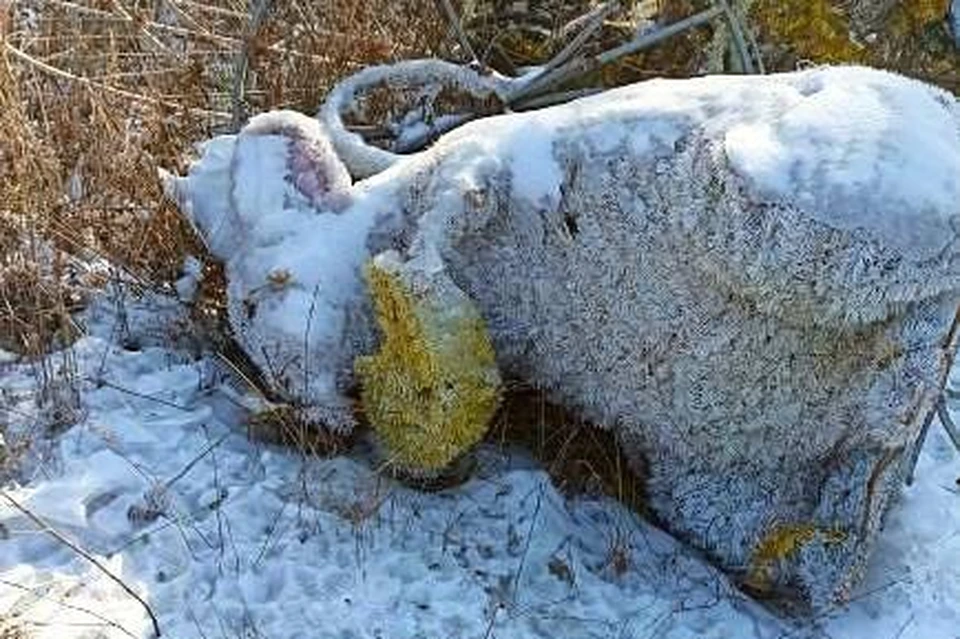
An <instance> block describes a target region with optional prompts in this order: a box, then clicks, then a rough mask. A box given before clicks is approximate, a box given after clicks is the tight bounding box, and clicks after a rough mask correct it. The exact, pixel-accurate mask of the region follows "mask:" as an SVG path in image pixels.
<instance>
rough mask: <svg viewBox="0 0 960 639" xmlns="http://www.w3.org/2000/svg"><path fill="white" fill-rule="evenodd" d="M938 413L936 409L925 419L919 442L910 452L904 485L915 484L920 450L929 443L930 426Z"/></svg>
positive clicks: (918, 437) (918, 438)
mask: <svg viewBox="0 0 960 639" xmlns="http://www.w3.org/2000/svg"><path fill="white" fill-rule="evenodd" d="M936 412H937V411H936V408H934V409H931V410H930V411H929V412H927V416H926V417H924V418H923V426H921V427H920V434H919V435H918V436H917V441H916V442H915V443H914V445H913V448H912V449H911V450H910V459H909V461H908V464H907V474H906V477H905V478H904V483H906V484H907V486H910V485H911V484H913V479H914V474H915V473H916V470H917V461H918V460H919V459H920V450H921V449H922V448H923V444H924V442H926V441H927V433H929V432H930V424H931V422H933V417H934V415H935V414H936Z"/></svg>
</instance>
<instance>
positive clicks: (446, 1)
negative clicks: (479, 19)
mask: <svg viewBox="0 0 960 639" xmlns="http://www.w3.org/2000/svg"><path fill="white" fill-rule="evenodd" d="M435 2H436V4H437V7H438V8H439V9H440V11H441V12H443V14H444V15H445V16H446V18H447V22H449V23H450V26H451V27H452V28H453V32H454V33H455V34H456V35H457V40H458V41H459V42H460V46H461V47H463V50H464V51H466V52H467V55H468V56H470V61H471V62H477V63H479V62H480V58H478V57H477V52H476V51H474V49H473V46H472V45H471V44H470V39H469V38H468V37H467V33H466V31H464V30H463V23H462V22H461V21H460V16H458V15H457V12H456V11H455V10H454V8H453V5H452V4H450V0H435Z"/></svg>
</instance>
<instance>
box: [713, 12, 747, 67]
mask: <svg viewBox="0 0 960 639" xmlns="http://www.w3.org/2000/svg"><path fill="white" fill-rule="evenodd" d="M718 4H719V5H720V7H721V8H722V9H723V13H724V16H725V17H726V19H727V28H728V29H729V30H730V35H731V37H732V39H733V46H734V48H735V49H736V50H737V54H738V55H739V56H740V65H741V69H740V70H741V71H742V72H743V73H748V74H753V72H754V71H753V61H752V60H751V59H750V52H749V51H748V50H747V41H746V39H745V38H744V37H743V30H742V29H741V28H740V18H739V17H738V16H737V15H735V14H734V12H733V9H732V8H731V7H730V2H728V0H718Z"/></svg>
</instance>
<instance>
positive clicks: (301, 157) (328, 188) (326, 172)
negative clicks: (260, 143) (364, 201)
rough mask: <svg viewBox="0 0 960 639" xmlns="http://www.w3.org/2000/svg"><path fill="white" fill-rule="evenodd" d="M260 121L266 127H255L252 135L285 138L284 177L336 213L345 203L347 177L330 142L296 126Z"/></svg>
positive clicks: (322, 207) (317, 205) (348, 197)
mask: <svg viewBox="0 0 960 639" xmlns="http://www.w3.org/2000/svg"><path fill="white" fill-rule="evenodd" d="M262 124H265V125H266V126H261V127H258V129H257V131H256V133H255V134H257V135H282V136H283V137H285V138H287V146H288V150H289V151H288V155H287V175H286V179H287V181H288V182H289V183H290V184H292V185H293V187H294V188H295V189H296V190H297V191H299V192H300V193H301V194H302V195H303V196H304V197H305V198H307V200H308V201H309V202H310V203H311V204H313V205H314V206H315V207H317V208H319V209H322V210H324V211H330V212H334V213H339V212H341V211H343V210H344V209H346V208H347V207H348V206H349V204H350V200H351V198H350V193H349V188H350V181H349V176H348V175H347V173H346V169H345V168H344V167H343V165H342V164H341V162H340V158H339V157H337V154H336V151H334V149H333V147H332V145H330V144H329V143H328V142H327V141H326V140H323V139H315V138H314V137H313V136H311V135H307V132H306V131H304V129H303V128H301V127H299V126H296V125H292V124H285V125H281V126H270V125H269V124H267V123H262ZM338 178H340V179H338Z"/></svg>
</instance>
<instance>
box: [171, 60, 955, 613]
mask: <svg viewBox="0 0 960 639" xmlns="http://www.w3.org/2000/svg"><path fill="white" fill-rule="evenodd" d="M268 117H273V116H268ZM284 118H290V119H291V121H292V122H294V123H295V124H294V125H287V124H282V125H279V126H278V125H277V123H276V122H274V121H272V120H265V121H264V122H265V123H266V124H265V125H262V126H261V125H260V123H259V122H257V121H254V122H252V123H251V125H250V126H249V127H248V128H247V129H246V130H245V131H244V132H243V133H241V134H240V136H239V137H237V138H219V139H217V140H214V141H213V142H210V143H208V146H207V148H206V152H205V154H204V158H203V160H202V161H201V162H200V163H199V164H198V165H196V166H195V167H194V169H193V170H191V173H190V176H189V177H188V178H185V179H183V180H180V181H176V182H175V183H174V186H175V187H176V189H175V191H176V194H177V196H178V197H179V198H180V200H181V204H182V206H183V207H184V209H185V210H186V211H187V213H188V214H189V215H190V216H191V217H192V219H193V220H194V222H195V223H196V225H197V227H198V228H199V230H200V232H201V234H202V235H203V236H204V237H205V238H206V239H207V241H208V243H209V244H210V248H211V250H212V251H213V252H214V253H215V254H216V255H217V256H218V257H220V258H221V259H223V260H224V261H225V263H226V265H227V274H228V278H229V281H230V284H229V291H228V295H229V302H230V320H231V324H232V325H233V327H234V330H235V332H236V334H237V339H238V340H239V342H240V344H241V345H242V346H243V347H244V348H245V349H246V350H247V352H248V354H249V355H250V357H251V358H252V359H253V360H254V361H255V362H256V363H257V365H259V366H260V367H261V368H262V369H263V371H264V372H265V375H266V377H267V379H268V380H270V381H271V382H272V383H275V384H277V386H278V387H279V388H281V389H282V390H283V392H285V393H287V394H289V395H290V396H291V397H294V398H296V399H298V400H299V401H301V402H303V403H304V404H306V405H309V406H314V407H318V408H320V409H322V410H323V411H324V412H326V413H331V414H333V415H335V416H336V415H342V416H343V424H344V425H343V427H349V419H348V417H347V416H346V415H347V411H346V403H345V402H344V400H342V399H340V398H341V397H342V393H343V391H344V390H345V389H346V388H347V387H348V386H349V384H350V383H352V373H351V366H352V362H353V360H354V358H355V357H356V356H357V355H368V354H370V353H371V352H372V350H373V348H374V346H373V342H375V341H376V335H377V333H376V330H375V328H374V325H375V323H374V321H373V317H372V315H373V307H372V305H371V304H370V302H369V300H368V297H367V295H366V293H365V292H364V285H363V279H362V275H361V273H362V267H363V265H364V264H365V263H367V262H368V260H369V259H370V257H371V256H375V255H377V254H379V253H381V252H383V251H385V250H386V249H391V250H393V251H396V253H395V254H394V253H391V254H390V255H391V256H392V257H391V258H390V263H391V264H392V266H391V269H392V272H396V273H402V274H403V278H404V281H410V282H416V281H443V282H449V283H451V284H452V285H453V286H456V287H459V288H460V289H461V290H462V291H463V292H464V293H465V294H466V296H467V297H468V298H469V300H470V301H471V303H472V307H473V308H476V310H477V312H478V313H479V315H480V316H481V318H482V320H483V322H484V324H485V328H486V330H487V331H488V333H489V337H490V339H491V340H492V344H493V347H494V349H495V352H496V362H497V365H498V367H499V369H500V374H501V375H502V376H503V377H504V378H506V379H518V380H522V381H524V382H526V383H530V384H534V385H536V386H539V387H541V388H543V389H546V390H548V391H549V392H550V393H551V394H552V396H553V399H554V400H556V401H557V402H559V403H561V404H563V405H565V406H567V407H568V408H571V409H575V410H578V411H580V412H581V413H582V414H583V416H584V417H586V418H588V419H590V420H592V421H593V422H595V423H596V424H597V425H599V426H601V427H606V428H611V429H613V430H614V431H615V432H616V433H617V435H618V436H619V438H620V440H621V441H622V442H623V444H624V445H625V447H626V449H627V451H628V453H629V455H630V456H631V458H632V459H633V461H634V462H635V464H636V466H637V468H638V469H640V470H641V471H642V472H643V473H644V475H645V477H646V478H647V495H648V499H649V507H650V511H651V512H652V513H653V514H654V515H655V516H656V517H657V519H658V520H659V521H660V522H661V523H662V524H663V525H664V526H665V527H667V528H668V529H669V530H670V531H672V532H673V533H674V534H676V535H677V536H679V537H680V538H682V539H683V540H685V541H687V542H688V543H690V544H691V545H693V546H695V547H697V548H699V549H701V550H702V551H704V552H705V553H706V554H707V555H708V556H710V557H712V558H713V560H714V561H715V562H716V563H717V564H718V565H720V566H722V567H723V568H725V569H726V570H727V571H728V572H730V573H732V574H733V575H735V576H736V577H738V578H739V579H740V581H741V583H743V584H744V585H745V586H748V587H749V588H750V589H752V590H753V591H754V592H757V593H760V594H763V595H765V596H771V597H779V598H781V599H782V600H784V601H789V602H793V603H798V604H803V605H806V606H812V607H813V608H823V607H825V606H828V605H831V604H832V603H834V602H836V601H842V600H844V599H845V598H847V597H849V595H850V593H851V589H852V588H853V586H854V585H855V584H856V583H857V581H858V580H859V578H860V576H861V575H862V573H863V570H864V567H865V563H866V559H867V557H868V553H869V549H870V547H871V545H872V543H873V541H874V538H875V537H876V534H877V531H878V529H879V527H880V524H881V521H882V517H883V514H884V512H885V510H886V509H887V507H888V505H889V503H890V501H891V498H892V497H894V496H895V495H896V494H897V491H898V490H899V486H900V484H901V481H902V478H903V475H904V472H905V470H906V468H905V467H906V466H907V465H908V459H909V457H910V451H911V450H912V448H913V447H914V445H915V444H916V440H917V439H918V436H919V433H920V429H921V425H922V422H923V419H924V417H925V416H926V415H927V414H928V413H929V411H930V410H931V408H932V406H933V404H934V401H935V398H936V397H937V395H938V393H939V392H940V390H941V388H942V386H943V383H944V379H945V375H946V372H947V370H948V367H949V362H950V360H951V358H952V349H953V347H954V342H955V340H956V325H955V318H956V315H957V307H958V303H960V262H958V258H960V246H958V243H957V230H958V228H960V227H958V222H960V180H958V176H960V108H958V106H957V102H956V99H955V98H954V97H953V96H952V95H950V94H948V93H946V92H943V91H940V90H938V89H935V88H933V87H930V86H927V85H925V84H921V83H919V82H915V81H912V80H908V79H906V78H903V77H900V76H897V75H894V74H890V73H885V72H880V71H874V70H870V69H863V68H854V67H846V68H819V69H813V70H808V71H803V72H797V73H791V74H783V75H774V76H765V77H757V76H753V77H746V76H736V77H705V78H698V79H690V80H654V81H650V82H645V83H642V84H638V85H634V86H630V87H625V88H622V89H618V90H615V91H609V92H606V93H603V94H601V95H598V96H595V97H591V98H586V99H583V100H578V101H575V102H572V103H569V104H566V105H562V106H558V107H554V108H550V109H544V110H541V111H534V112H527V113H522V114H511V115H506V116H500V117H495V118H486V119H483V120H481V121H477V122H474V123H471V124H468V125H465V126H463V127H461V128H459V129H457V130H455V131H454V132H452V133H450V134H448V135H446V136H444V137H443V138H441V139H440V140H439V141H438V142H437V143H436V144H435V145H434V146H433V147H431V148H430V149H429V150H427V151H425V152H423V153H420V154H418V155H415V156H412V157H409V158H406V159H402V160H401V161H398V162H395V163H392V164H391V166H390V168H389V169H388V170H386V171H384V172H383V173H380V174H378V175H376V176H374V177H372V178H369V179H367V180H364V181H362V182H360V183H358V184H356V185H354V186H353V187H348V183H347V178H346V172H345V171H344V170H342V167H341V166H340V165H339V164H338V162H337V158H336V157H335V156H334V155H333V153H332V151H331V146H330V145H329V144H328V143H326V142H323V141H322V138H323V137H324V136H323V133H322V131H320V130H319V129H317V128H315V125H314V124H313V123H312V122H310V121H309V120H307V119H306V118H303V117H302V116H297V117H294V116H289V115H288V116H284ZM280 121H281V122H283V121H284V120H283V119H281V120H280ZM307 131H310V132H311V133H310V134H309V136H308V135H307V134H306V133H305V132H307ZM306 138H309V139H311V140H313V143H311V144H306V145H305V144H303V143H302V140H303V139H306ZM248 149H249V150H248ZM305 150H306V151H305ZM298 158H299V159H298ZM304 167H306V168H304ZM301 171H307V172H310V171H317V172H319V173H322V174H323V179H319V180H317V179H314V178H312V177H310V176H307V177H304V176H303V175H301V174H300V173H299V172H301ZM417 269H426V270H425V271H424V272H423V273H420V274H418V273H417V272H416V271H417ZM448 293H449V291H448ZM438 299H441V300H442V299H458V297H457V296H456V295H450V294H445V295H443V296H441V297H440V298H438ZM461 302H462V300H461ZM461 302H458V303H461ZM427 303H428V304H430V307H429V308H430V309H431V313H434V314H436V316H437V317H442V316H444V315H443V313H442V311H439V310H437V309H435V308H434V306H435V304H436V303H438V302H437V301H436V300H427ZM465 308H466V306H465ZM415 312H419V311H415ZM305 336H307V338H305ZM362 361H367V360H362ZM398 361H401V362H402V358H399V359H398ZM399 365H400V366H402V365H403V364H402V363H401V364H399ZM338 411H339V412H338ZM330 421H331V422H333V424H334V425H336V419H332V420H330ZM407 422H409V420H407ZM407 422H405V423H407Z"/></svg>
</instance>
